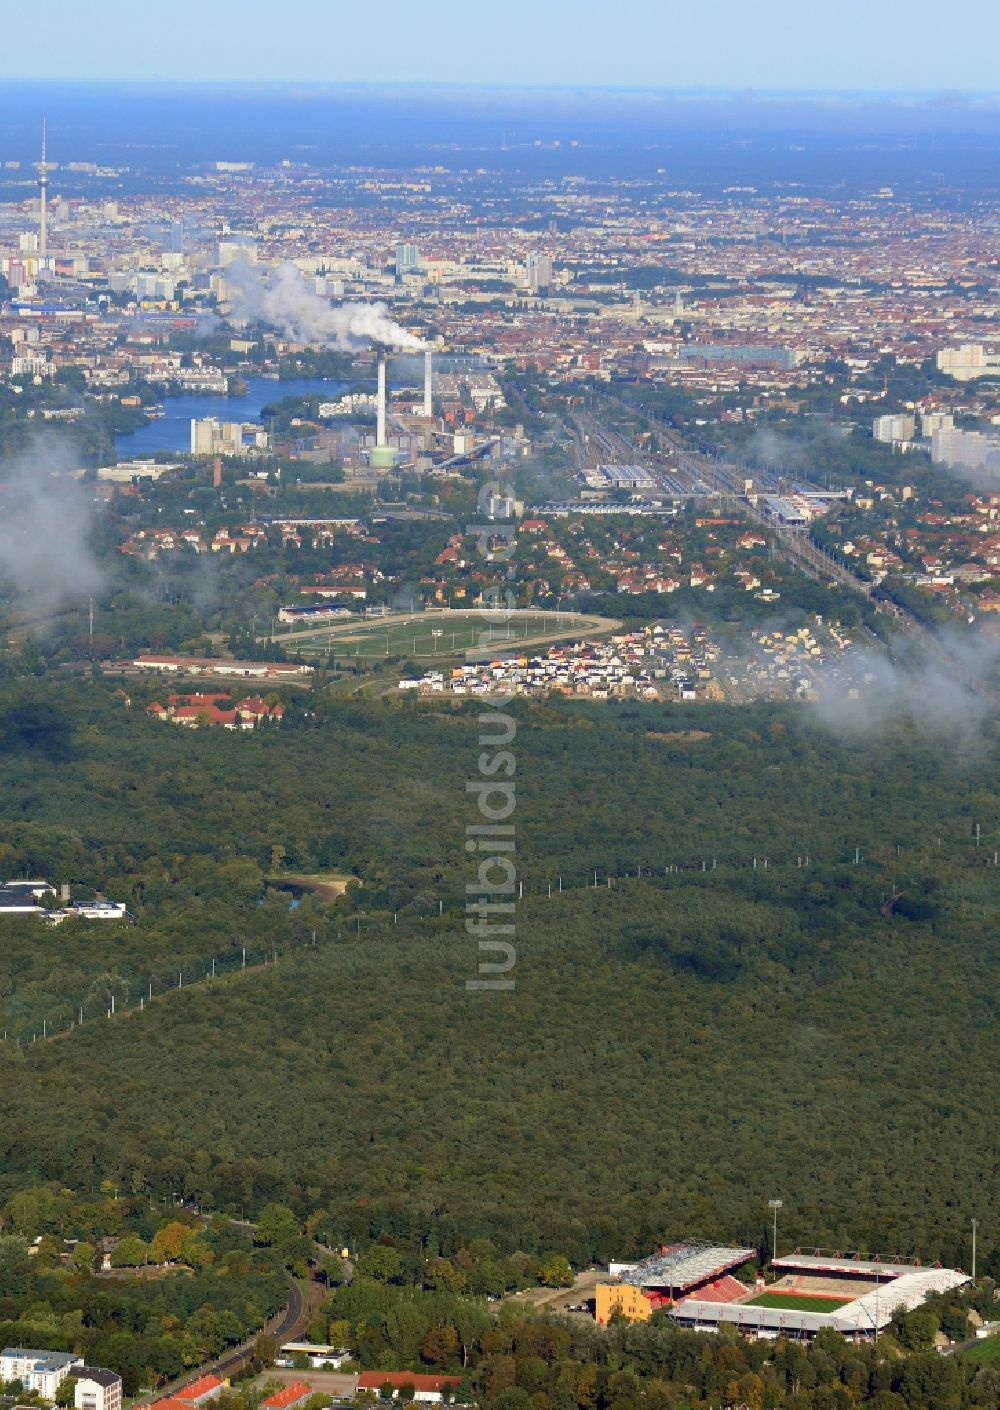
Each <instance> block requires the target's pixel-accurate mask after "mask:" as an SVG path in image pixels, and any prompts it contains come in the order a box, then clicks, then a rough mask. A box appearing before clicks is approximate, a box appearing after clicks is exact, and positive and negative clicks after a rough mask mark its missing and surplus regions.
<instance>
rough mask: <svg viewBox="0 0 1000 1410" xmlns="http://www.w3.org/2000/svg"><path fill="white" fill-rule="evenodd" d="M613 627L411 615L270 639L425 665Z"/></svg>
mask: <svg viewBox="0 0 1000 1410" xmlns="http://www.w3.org/2000/svg"><path fill="white" fill-rule="evenodd" d="M617 625H618V624H617V623H616V622H613V621H611V620H609V619H606V618H601V617H591V616H582V615H580V614H579V613H576V614H574V613H570V612H528V611H525V612H514V613H510V614H505V615H503V616H501V615H499V614H487V613H484V612H448V613H436V612H426V613H415V614H414V615H412V616H408V617H406V616H403V617H393V618H387V619H380V618H377V617H376V618H370V619H368V620H365V621H356V622H338V623H335V624H334V625H332V626H329V627H317V628H314V629H313V630H310V631H308V632H295V633H294V634H288V635H286V636H278V637H276V638H275V640H276V641H277V642H278V643H280V644H282V645H287V646H288V648H289V649H291V650H294V651H295V652H297V653H298V652H301V653H302V655H303V656H306V657H309V656H329V655H330V654H331V653H332V655H333V656H334V658H335V659H336V660H338V661H345V662H346V661H351V660H359V661H369V662H373V663H374V662H377V661H378V660H379V659H380V658H381V659H382V660H384V659H385V658H386V657H393V656H396V657H399V656H405V657H407V658H408V659H410V660H417V661H421V660H426V661H431V660H434V659H435V658H438V659H442V660H443V659H444V658H446V657H451V656H465V655H467V654H468V653H470V652H471V653H474V654H476V655H483V656H489V655H491V654H493V653H497V654H500V653H502V654H504V655H511V654H516V652H517V650H518V647H519V645H521V644H527V643H533V644H535V645H542V644H544V643H545V642H552V641H558V640H560V639H563V640H567V639H572V638H576V637H580V636H583V635H590V636H594V635H597V634H600V633H601V632H606V631H608V630H610V629H612V628H614V627H615V626H617Z"/></svg>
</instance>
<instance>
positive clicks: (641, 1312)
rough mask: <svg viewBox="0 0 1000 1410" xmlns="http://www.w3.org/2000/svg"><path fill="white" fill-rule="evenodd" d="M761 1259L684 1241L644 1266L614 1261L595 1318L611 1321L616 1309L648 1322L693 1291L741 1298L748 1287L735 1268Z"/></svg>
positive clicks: (745, 1251)
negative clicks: (739, 1279) (656, 1312)
mask: <svg viewBox="0 0 1000 1410" xmlns="http://www.w3.org/2000/svg"><path fill="white" fill-rule="evenodd" d="M755 1257H756V1253H755V1251H754V1249H752V1248H732V1247H729V1246H728V1245H724V1244H710V1243H692V1242H684V1243H678V1244H670V1245H667V1246H665V1247H663V1248H661V1249H660V1250H659V1252H658V1253H654V1254H653V1255H652V1256H651V1257H649V1258H644V1259H643V1260H642V1261H641V1262H639V1263H612V1264H611V1265H610V1267H609V1270H608V1271H609V1273H610V1275H611V1277H612V1278H613V1279H615V1280H616V1281H614V1282H608V1283H598V1285H597V1288H596V1290H595V1296H594V1315H595V1317H596V1320H597V1321H598V1322H600V1323H602V1324H603V1323H607V1322H608V1321H610V1319H611V1315H612V1313H613V1312H615V1311H619V1312H621V1313H622V1314H623V1315H624V1316H626V1317H628V1318H629V1320H631V1321H647V1320H648V1319H649V1318H650V1317H651V1316H652V1315H653V1313H654V1312H655V1311H656V1310H657V1308H659V1307H667V1306H670V1305H671V1304H673V1303H675V1302H676V1301H677V1300H678V1299H679V1298H682V1297H685V1296H688V1295H690V1294H692V1293H694V1292H704V1293H705V1297H706V1300H708V1298H710V1297H716V1298H718V1297H725V1296H726V1295H727V1293H728V1295H729V1296H730V1297H736V1296H738V1294H739V1293H741V1292H748V1291H752V1289H747V1288H745V1287H744V1285H743V1284H742V1283H740V1282H739V1281H738V1280H737V1279H736V1278H734V1277H732V1276H731V1274H732V1270H733V1269H734V1268H739V1267H741V1266H742V1265H743V1264H745V1263H749V1262H750V1261H751V1260H752V1259H753V1258H755Z"/></svg>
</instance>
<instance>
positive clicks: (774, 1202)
mask: <svg viewBox="0 0 1000 1410" xmlns="http://www.w3.org/2000/svg"><path fill="white" fill-rule="evenodd" d="M782 1203H783V1201H782V1200H780V1199H769V1200H768V1202H767V1206H768V1208H769V1209H770V1210H771V1212H772V1214H773V1215H774V1233H773V1235H772V1237H771V1262H772V1263H773V1262H774V1260H775V1259H776V1258H777V1256H778V1210H779V1209H780V1208H781V1206H782Z"/></svg>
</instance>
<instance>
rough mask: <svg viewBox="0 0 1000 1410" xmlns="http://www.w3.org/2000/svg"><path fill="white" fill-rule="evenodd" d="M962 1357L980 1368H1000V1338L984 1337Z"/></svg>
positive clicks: (964, 1352)
mask: <svg viewBox="0 0 1000 1410" xmlns="http://www.w3.org/2000/svg"><path fill="white" fill-rule="evenodd" d="M962 1355H963V1356H966V1357H968V1359H969V1360H970V1361H975V1362H976V1364H977V1365H979V1366H1000V1336H992V1337H984V1339H983V1340H982V1341H977V1342H976V1344H975V1346H970V1347H969V1349H968V1350H967V1351H963V1352H962Z"/></svg>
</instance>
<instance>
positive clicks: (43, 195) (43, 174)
mask: <svg viewBox="0 0 1000 1410" xmlns="http://www.w3.org/2000/svg"><path fill="white" fill-rule="evenodd" d="M45 127H46V124H45V119H44V118H43V119H42V161H41V165H40V166H39V168H38V253H39V255H40V256H41V258H42V259H45V257H46V256H47V254H48V252H49V208H48V199H49V167H48V162H47V161H46V159H45V158H46V151H45V147H46V142H45V138H46V131H45Z"/></svg>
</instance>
